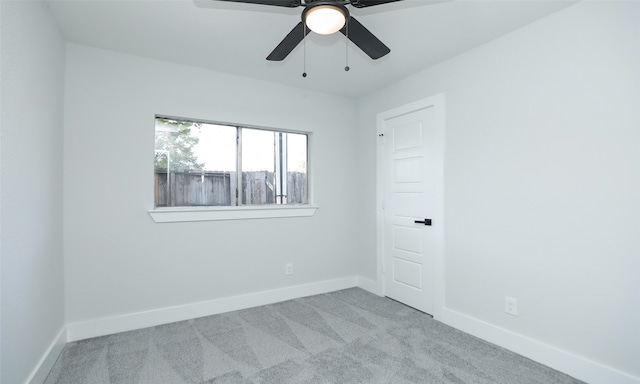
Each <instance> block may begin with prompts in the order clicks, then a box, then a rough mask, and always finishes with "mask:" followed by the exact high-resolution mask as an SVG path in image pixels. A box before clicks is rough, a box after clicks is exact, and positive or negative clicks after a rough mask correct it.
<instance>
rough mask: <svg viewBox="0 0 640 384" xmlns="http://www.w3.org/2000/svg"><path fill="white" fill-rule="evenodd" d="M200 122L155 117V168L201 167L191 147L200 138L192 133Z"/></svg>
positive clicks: (179, 168) (201, 164)
mask: <svg viewBox="0 0 640 384" xmlns="http://www.w3.org/2000/svg"><path fill="white" fill-rule="evenodd" d="M200 127H201V124H200V123H192V122H190V121H178V120H171V119H165V118H157V119H156V151H155V168H156V170H167V169H168V168H169V167H171V169H170V170H173V171H175V170H196V169H198V170H199V169H203V168H204V164H203V163H200V162H198V157H197V156H196V154H195V153H193V148H194V147H195V146H196V145H198V142H199V141H200V139H199V138H198V136H196V135H192V130H193V129H200Z"/></svg>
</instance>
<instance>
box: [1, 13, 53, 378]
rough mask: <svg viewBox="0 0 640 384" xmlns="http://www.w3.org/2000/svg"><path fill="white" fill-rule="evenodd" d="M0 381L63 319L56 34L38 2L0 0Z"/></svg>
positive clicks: (37, 356) (17, 370)
mask: <svg viewBox="0 0 640 384" xmlns="http://www.w3.org/2000/svg"><path fill="white" fill-rule="evenodd" d="M0 7H1V8H2V14H1V26H2V30H1V36H2V37H1V39H2V40H1V47H2V55H1V56H2V58H1V66H0V68H1V73H0V78H1V79H2V86H1V94H2V96H1V100H2V105H1V108H0V113H1V115H0V116H1V117H0V121H1V124H2V130H1V146H0V148H1V150H0V153H1V160H2V161H1V167H0V177H1V181H2V194H1V198H0V208H1V215H0V226H1V227H2V232H1V235H0V244H1V248H0V252H1V255H2V280H1V291H2V295H1V304H2V305H1V308H0V310H1V312H2V314H1V325H2V326H1V330H0V331H1V334H2V337H1V341H0V347H1V351H2V352H1V353H2V365H1V372H2V373H1V375H0V382H2V383H23V382H25V381H26V380H27V379H28V378H30V377H33V375H34V374H35V371H34V368H36V367H37V366H39V365H40V364H41V363H42V364H44V366H43V368H44V369H43V370H44V371H47V370H48V367H47V364H50V363H51V362H52V361H51V360H49V361H48V362H46V361H41V359H43V357H45V355H49V353H48V352H49V351H53V352H52V353H51V355H52V358H53V360H55V355H56V353H55V351H59V348H58V347H59V342H60V341H61V337H60V336H61V334H60V332H61V331H62V329H63V326H64V301H63V299H64V283H63V256H62V131H63V127H62V126H63V84H64V80H63V76H64V41H63V39H62V37H61V36H60V34H59V32H58V30H57V28H56V26H55V24H54V22H53V19H52V18H51V16H50V14H49V12H48V10H47V8H46V6H45V5H44V3H42V2H36V1H15V2H14V1H2V2H0Z"/></svg>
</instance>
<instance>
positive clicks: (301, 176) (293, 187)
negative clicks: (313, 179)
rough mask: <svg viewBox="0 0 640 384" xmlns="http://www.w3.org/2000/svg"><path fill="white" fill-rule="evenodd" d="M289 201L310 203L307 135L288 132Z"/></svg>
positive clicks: (291, 202) (290, 202)
mask: <svg viewBox="0 0 640 384" xmlns="http://www.w3.org/2000/svg"><path fill="white" fill-rule="evenodd" d="M287 203H288V204H307V203H308V191H307V135H302V134H296V133H287Z"/></svg>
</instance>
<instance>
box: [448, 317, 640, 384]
mask: <svg viewBox="0 0 640 384" xmlns="http://www.w3.org/2000/svg"><path fill="white" fill-rule="evenodd" d="M441 321H442V322H443V323H445V324H447V325H450V326H452V327H454V328H457V329H459V330H461V331H463V332H466V333H469V334H471V335H473V336H476V337H479V338H481V339H483V340H486V341H488V342H490V343H493V344H496V345H499V346H501V347H503V348H506V349H508V350H510V351H513V352H516V353H518V354H520V355H522V356H525V357H528V358H530V359H532V360H534V361H537V362H539V363H541V364H544V365H546V366H548V367H551V368H553V369H556V370H558V371H560V372H564V373H566V374H568V375H570V376H572V377H574V378H576V379H579V380H582V381H585V382H587V383H590V384H610V383H616V384H640V378H638V377H634V376H631V375H629V374H626V373H624V372H620V371H618V370H615V369H613V368H611V367H607V366H605V365H602V364H600V363H596V362H594V361H591V360H588V359H586V358H584V357H581V356H578V355H574V354H572V353H570V352H567V351H564V350H562V349H559V348H556V347H554V346H551V345H548V344H545V343H542V342H540V341H538V340H535V339H531V338H529V337H526V336H523V335H521V334H518V333H515V332H512V331H509V330H507V329H504V328H500V327H498V326H496V325H493V324H491V323H487V322H485V321H482V320H480V319H476V318H474V317H471V316H468V315H465V314H463V313H460V312H457V311H454V310H452V309H450V308H446V307H445V308H444V309H443V310H442V319H441Z"/></svg>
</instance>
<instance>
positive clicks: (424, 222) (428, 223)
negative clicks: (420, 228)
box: [414, 219, 431, 225]
mask: <svg viewBox="0 0 640 384" xmlns="http://www.w3.org/2000/svg"><path fill="white" fill-rule="evenodd" d="M414 223H416V224H424V225H431V219H424V221H420V220H416V221H414Z"/></svg>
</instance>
